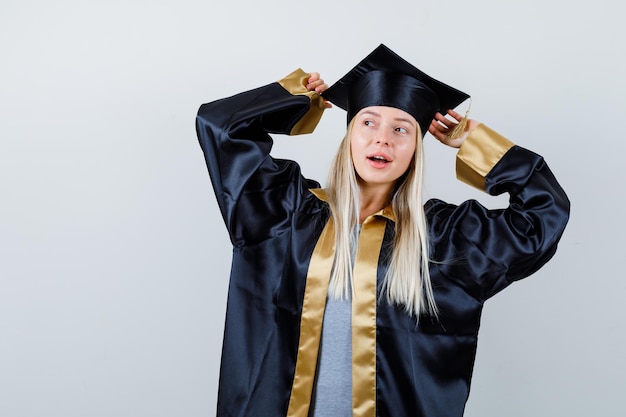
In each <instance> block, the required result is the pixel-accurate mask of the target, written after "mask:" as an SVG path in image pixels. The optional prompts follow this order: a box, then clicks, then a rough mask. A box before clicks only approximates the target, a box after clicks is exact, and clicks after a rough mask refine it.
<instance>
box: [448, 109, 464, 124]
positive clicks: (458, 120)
mask: <svg viewBox="0 0 626 417" xmlns="http://www.w3.org/2000/svg"><path fill="white" fill-rule="evenodd" d="M448 114H449V115H450V116H451V117H453V118H454V119H456V121H457V122H460V121H461V119H463V116H462V115H461V114H459V113H457V112H455V111H454V110H452V109H450V110H448Z"/></svg>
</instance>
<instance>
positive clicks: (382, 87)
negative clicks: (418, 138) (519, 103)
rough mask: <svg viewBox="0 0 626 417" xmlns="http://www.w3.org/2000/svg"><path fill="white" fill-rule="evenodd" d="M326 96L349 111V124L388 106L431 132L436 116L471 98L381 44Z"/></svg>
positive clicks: (326, 93)
mask: <svg viewBox="0 0 626 417" xmlns="http://www.w3.org/2000/svg"><path fill="white" fill-rule="evenodd" d="M322 96H323V97H324V98H325V99H327V100H328V101H330V102H331V103H333V104H335V105H336V106H337V107H340V108H342V109H344V110H346V111H347V113H348V114H347V116H348V122H350V120H352V118H353V117H354V116H355V115H356V114H357V113H358V112H359V111H360V110H362V109H363V108H365V107H369V106H388V107H395V108H398V109H400V110H404V111H405V112H407V113H409V114H410V115H411V116H413V117H415V120H417V123H418V124H419V125H420V128H421V129H422V134H426V132H428V127H429V126H430V122H431V121H432V120H433V117H435V113H437V112H441V114H444V115H445V114H446V113H447V112H448V110H449V109H453V108H454V107H456V106H458V105H459V104H461V103H462V102H463V101H465V100H466V99H468V98H469V97H470V96H469V95H468V94H466V93H464V92H462V91H459V90H457V89H456V88H453V87H450V86H449V85H446V84H444V83H442V82H441V81H438V80H435V79H434V78H432V77H430V76H428V75H426V74H425V73H424V72H422V71H420V70H419V69H417V68H416V67H415V66H413V65H412V64H410V63H409V62H407V61H406V60H404V59H403V58H402V57H400V56H399V55H398V54H396V53H395V52H393V51H392V50H391V49H389V48H388V47H386V46H385V45H383V44H381V45H380V46H378V47H377V48H376V49H374V51H372V52H371V53H370V54H369V55H368V56H367V57H365V59H363V60H362V61H361V62H359V64H358V65H357V66H356V67H354V68H352V69H351V70H350V72H348V73H347V74H346V75H344V76H343V77H342V78H341V79H340V80H339V81H337V82H336V83H335V84H333V85H332V86H330V87H329V88H328V89H327V90H326V91H324V92H323V93H322Z"/></svg>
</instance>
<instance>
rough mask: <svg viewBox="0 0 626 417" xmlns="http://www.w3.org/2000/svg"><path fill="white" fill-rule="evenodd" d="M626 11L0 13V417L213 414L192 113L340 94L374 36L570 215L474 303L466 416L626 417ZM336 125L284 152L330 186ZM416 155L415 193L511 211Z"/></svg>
mask: <svg viewBox="0 0 626 417" xmlns="http://www.w3.org/2000/svg"><path fill="white" fill-rule="evenodd" d="M625 11H626V7H625V6H624V3H623V2H620V1H617V0H613V1H608V0H595V1H593V2H590V1H582V0H572V1H564V0H527V1H523V2H505V1H500V0H476V1H460V0H448V1H423V0H411V1H408V0H407V1H394V0H389V1H385V2H381V1H373V0H358V1H357V0H348V1H339V0H334V1H330V0H320V1H317V2H297V1H287V0H266V1H253V0H247V1H245V0H229V1H224V0H221V1H216V0H205V1H199V0H176V1H161V0H152V1H148V0H144V1H133V0H125V1H117V0H109V1H106V2H93V1H91V2H90V1H78V0H65V1H63V0H57V1H42V0H20V1H15V0H13V1H11V0H2V2H1V3H0V416H2V417H35V416H46V417H73V416H76V417H79V416H80V417H84V416H90V417H112V416H115V417H144V416H145V417H174V416H176V417H181V416H184V417H201V416H211V415H214V414H215V407H216V396H217V378H218V372H219V357H220V349H221V340H222V331H223V321H224V313H225V302H226V290H227V285H228V274H229V268H230V257H231V248H230V242H229V240H228V237H227V234H226V231H225V228H224V226H223V224H222V220H221V217H220V215H219V212H218V209H217V205H216V203H215V200H214V196H213V191H212V189H211V185H210V182H209V177H208V175H207V170H206V167H205V164H204V159H203V156H202V153H201V151H200V148H199V146H198V144H197V139H196V135H195V129H194V118H195V114H196V111H197V109H198V107H199V105H200V104H201V103H204V102H208V101H211V100H215V99H218V98H221V97H225V96H228V95H232V94H235V93H238V92H240V91H243V90H247V89H251V88H254V87H257V86H261V85H264V84H267V83H270V82H273V81H275V80H277V79H280V78H281V77H283V76H284V75H286V74H288V73H289V72H291V71H292V70H293V69H295V68H297V67H302V68H303V69H305V70H306V71H319V72H320V73H321V74H322V76H323V77H324V78H325V79H326V80H327V81H328V82H329V83H332V82H334V81H336V80H337V79H338V78H339V77H341V76H342V75H343V74H344V73H345V72H347V71H348V70H349V69H350V68H351V67H352V66H353V65H354V64H356V63H357V62H358V61H359V60H360V59H361V58H363V57H364V56H365V55H366V54H367V53H369V52H370V51H371V50H372V49H374V48H375V47H376V46H378V45H379V44H380V43H385V44H386V45H387V46H389V47H390V48H392V49H393V50H395V51H396V52H398V53H399V54H400V55H402V56H403V57H405V58H406V59H407V60H409V61H411V62H412V63H414V64H415V65H417V66H418V67H420V68H421V69H423V70H424V71H426V72H427V73H429V74H431V75H433V76H436V77H437V78H439V79H441V80H443V81H444V82H447V83H449V84H452V85H454V86H455V87H457V88H459V89H462V90H464V91H467V92H469V93H470V94H471V95H472V97H473V104H472V117H473V118H475V119H478V120H480V121H483V122H485V123H487V124H488V125H489V126H491V127H492V128H494V129H495V130H497V131H499V132H501V133H502V134H504V135H505V136H507V137H508V138H510V139H511V140H513V141H514V142H516V143H517V144H519V145H522V146H524V147H526V148H529V149H532V150H534V151H536V152H537V153H540V154H541V155H543V156H544V157H545V159H546V160H547V162H548V164H549V165H550V167H551V168H552V170H553V171H554V172H555V174H556V175H557V177H558V178H559V180H560V182H561V183H562V185H563V187H564V188H565V189H566V191H567V192H568V195H569V196H570V199H571V201H572V215H571V220H570V224H569V226H568V227H567V229H566V231H565V234H564V236H563V239H562V240H561V244H560V248H559V250H558V252H557V254H556V256H555V257H554V258H553V260H552V261H551V262H550V263H548V264H547V265H546V266H545V267H544V268H543V269H542V270H541V271H539V272H537V273H536V274H535V275H534V276H532V277H530V278H528V279H526V280H523V281H521V282H519V283H516V284H514V285H512V286H511V287H510V288H508V289H507V290H506V291H504V292H502V293H501V294H499V295H498V296H496V297H495V298H493V299H492V300H490V301H488V303H487V304H486V306H485V310H484V314H483V321H482V329H481V332H480V337H479V347H478V356H477V360H476V366H475V371H474V379H473V384H472V392H471V395H470V400H469V402H468V404H467V408H466V416H468V417H501V416H507V417H528V416H533V417H538V416H569V417H576V416H585V417H586V416H590V415H592V416H618V415H626V403H625V402H624V401H623V394H624V392H625V391H626V379H625V377H624V375H625V373H626V359H624V355H623V352H624V345H625V344H626V337H625V336H624V325H625V318H626V303H625V302H624V300H625V296H626V284H625V278H626V274H625V273H624V270H625V268H624V256H623V252H624V250H625V249H626V248H625V245H624V237H625V232H626V227H625V221H624V215H623V207H624V203H625V199H624V185H623V183H624V180H625V178H624V177H625V176H626V175H625V174H626V172H625V169H624V164H623V162H622V160H623V158H624V154H625V152H626V145H625V144H626V139H625V137H624V135H625V133H624V132H625V130H624V128H623V125H624V122H625V118H624V115H625V113H626V112H625V110H626V106H625V105H624V100H623V99H624V95H625V94H626V83H625V81H624V78H625V77H624V74H625V73H626V71H625V70H626V67H625V65H624V62H623V57H624V53H625V50H624V46H623V41H624V39H626V31H625V30H624V29H623V28H624V24H623V16H624V13H625ZM465 106H466V105H465V104H464V105H462V106H461V107H460V110H461V111H464V110H465V108H466V107H465ZM344 127H345V114H344V113H343V112H342V111H341V110H339V109H338V108H334V109H332V110H330V111H328V112H327V113H326V114H325V116H324V118H323V119H322V122H321V123H320V125H319V127H318V129H317V130H316V132H315V133H313V134H312V135H307V136H301V137H292V138H290V137H280V136H279V137H276V138H275V139H276V146H275V155H276V156H280V157H287V158H290V159H295V160H298V161H299V162H300V163H301V165H302V169H303V171H304V173H305V175H307V176H308V177H311V178H315V179H318V180H319V181H321V182H322V183H323V182H324V181H325V178H326V170H327V168H328V165H329V162H330V158H331V155H332V154H333V153H334V151H335V149H336V147H337V145H338V143H339V140H340V138H341V136H342V135H343V129H344ZM426 152H427V164H428V165H427V167H428V172H427V178H426V181H427V192H428V197H438V198H442V199H445V200H448V201H450V202H460V201H463V200H465V199H467V198H476V199H479V200H480V201H481V202H483V203H484V204H486V205H488V206H490V207H499V206H502V205H504V204H506V197H495V198H494V197H488V196H485V195H483V194H481V193H480V192H478V191H476V190H473V189H470V188H469V187H467V186H466V185H464V184H461V183H459V182H458V181H457V180H456V179H455V174H454V156H455V152H454V150H452V149H449V148H445V147H444V146H442V145H440V144H438V143H436V142H435V141H434V140H433V138H432V137H427V138H426ZM399 417H402V416H399Z"/></svg>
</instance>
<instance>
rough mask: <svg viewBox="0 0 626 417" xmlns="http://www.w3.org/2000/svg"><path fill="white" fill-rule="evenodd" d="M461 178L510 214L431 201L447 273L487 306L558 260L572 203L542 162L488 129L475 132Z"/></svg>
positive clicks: (463, 150)
mask: <svg viewBox="0 0 626 417" xmlns="http://www.w3.org/2000/svg"><path fill="white" fill-rule="evenodd" d="M457 176H458V177H459V179H461V180H462V181H464V182H466V183H468V184H471V185H472V186H475V187H476V188H479V189H481V190H483V191H485V192H487V193H489V194H491V195H499V194H502V193H505V192H506V193H508V194H509V196H510V198H509V206H508V207H506V208H504V209H498V210H488V209H486V208H485V207H484V206H482V205H481V204H479V203H478V202H477V201H474V200H470V201H466V202H465V203H463V204H461V205H459V206H456V205H452V204H445V203H443V202H441V201H437V200H433V201H431V202H429V205H428V207H427V210H428V217H429V220H430V227H431V230H432V234H433V236H434V241H435V242H434V244H435V247H436V248H437V251H436V253H435V254H434V256H435V258H436V259H437V260H440V261H443V262H444V263H445V264H443V265H442V267H441V269H442V271H443V272H444V273H445V274H446V275H447V276H448V277H449V278H451V279H455V280H458V281H459V283H460V285H462V286H464V287H465V288H466V290H467V291H468V292H470V293H471V294H473V295H474V296H475V297H476V298H477V299H480V300H484V299H487V298H489V297H490V296H492V295H493V294H495V293H496V292H498V291H500V290H501V289H503V288H504V287H506V286H507V285H509V284H510V283H511V282H513V281H516V280H519V279H521V278H524V277H526V276H528V275H530V274H532V273H533V272H535V271H536V270H537V269H539V268H540V267H541V266H542V265H544V264H545V263H546V262H547V261H548V260H549V259H550V258H551V257H552V256H553V255H554V253H555V251H556V247H557V244H558V241H559V239H560V238H561V235H562V233H563V230H564V229H565V225H566V224H567V221H568V218H569V208H570V203H569V200H568V198H567V196H566V194H565V192H564V191H563V189H562V188H561V186H560V185H559V183H558V182H557V180H556V178H555V177H554V175H553V174H552V172H551V170H550V168H549V167H548V165H547V164H546V162H545V161H544V159H543V158H542V157H541V156H539V155H537V154H536V153H533V152H531V151H529V150H527V149H524V148H522V147H519V146H516V145H515V144H513V143H512V142H510V141H509V140H508V139H506V138H504V137H503V136H501V135H499V134H498V133H497V132H495V131H493V130H491V129H490V128H488V127H487V126H485V125H484V124H479V125H476V126H473V128H472V130H471V133H470V134H469V135H468V136H467V137H466V138H465V139H464V141H463V142H462V145H461V146H460V150H459V152H458V154H457Z"/></svg>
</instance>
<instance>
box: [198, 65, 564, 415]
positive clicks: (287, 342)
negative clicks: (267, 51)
mask: <svg viewBox="0 0 626 417" xmlns="http://www.w3.org/2000/svg"><path fill="white" fill-rule="evenodd" d="M306 78H308V76H307V75H306V74H305V73H303V72H302V71H301V70H300V71H296V72H294V73H292V74H290V75H289V76H288V77H286V78H285V79H283V80H281V81H279V82H275V83H272V84H269V85H266V86H264V87H261V88H257V89H254V90H251V91H247V92H244V93H241V94H238V95H235V96H233V97H229V98H225V99H222V100H218V101H214V102H211V103H208V104H204V105H202V106H201V107H200V110H199V112H198V115H197V120H196V128H197V134H198V138H199V141H200V145H201V147H202V150H203V151H204V155H205V158H206V163H207V166H208V170H209V173H210V177H211V181H212V185H213V188H214V191H215V194H216V196H217V201H218V204H219V207H220V210H221V214H222V216H223V218H224V222H225V224H226V227H227V229H228V232H229V235H230V239H231V242H232V245H233V255H232V270H231V276H230V284H229V290H228V304H227V312H226V323H225V330H224V341H223V351H222V362H221V372H220V380H219V393H218V404H217V415H218V416H220V417H235V416H237V417H247V416H253V417H266V416H267V417H283V416H287V415H289V416H290V417H291V416H304V417H306V415H307V413H308V404H306V402H307V401H308V400H307V398H310V397H307V395H309V396H310V392H308V393H306V392H305V394H304V396H303V397H302V396H300V397H298V398H293V397H297V395H294V392H293V391H294V389H295V388H294V387H295V386H296V384H299V383H300V384H302V383H304V385H305V386H308V387H311V386H313V382H312V381H308V380H310V379H311V378H314V373H315V372H314V371H315V365H316V354H315V353H313V354H312V355H308V357H309V359H308V360H306V361H305V360H304V359H303V360H302V362H307V363H303V364H300V365H303V368H308V369H309V371H308V373H306V372H305V373H301V374H299V375H297V376H296V375H295V373H296V362H297V360H300V359H298V356H299V355H301V356H302V357H303V358H305V357H306V354H307V351H312V352H316V350H315V349H317V346H316V344H317V345H318V344H319V338H318V339H317V340H315V339H314V338H313V339H311V340H304V341H303V340H302V339H306V338H309V336H306V337H305V336H304V335H303V336H302V338H301V337H300V336H301V333H304V332H305V331H308V328H307V326H303V327H302V329H301V319H302V317H303V315H306V314H308V312H303V300H304V297H305V295H304V293H305V285H306V283H307V274H310V270H311V269H312V268H313V267H314V266H312V265H310V263H312V262H317V261H311V259H312V256H313V255H312V254H313V252H314V250H317V249H316V244H317V243H319V242H318V239H319V237H320V234H322V232H323V230H324V228H325V226H326V225H327V224H328V223H329V217H330V215H329V208H328V205H327V203H326V202H325V201H324V194H323V192H320V191H312V190H313V189H317V188H319V184H318V183H317V182H315V181H313V180H310V179H306V178H305V177H303V176H302V174H301V172H300V167H299V166H298V164H297V163H295V162H293V161H290V160H282V159H275V158H272V157H271V156H270V150H271V147H272V139H271V137H270V136H269V133H279V134H299V133H308V132H310V131H312V130H313V128H314V127H315V125H316V124H317V121H318V120H319V118H320V116H321V113H322V111H323V101H322V100H321V98H320V97H319V96H317V95H316V94H315V93H312V92H308V91H307V90H306V88H305V87H304V85H305V84H306ZM457 174H458V175H459V177H460V179H462V180H464V181H466V182H468V183H470V184H472V185H475V186H477V187H478V188H481V189H483V190H484V191H486V192H487V193H489V194H491V195H498V194H501V193H504V192H507V193H509V195H510V203H509V206H508V207H506V208H504V209H499V210H488V209H486V208H485V207H483V206H482V205H481V204H480V203H478V202H477V201H473V200H470V201H466V202H464V203H462V204H460V205H454V204H448V203H446V202H443V201H441V200H437V199H433V200H430V201H428V202H427V203H426V205H425V209H426V217H427V227H428V233H429V239H430V243H431V245H432V248H433V249H432V250H431V256H432V258H433V259H434V260H436V261H437V262H431V264H430V276H431V281H432V286H433V291H434V297H435V301H436V304H437V307H438V310H439V317H438V319H433V318H431V317H426V316H425V317H421V318H420V320H419V324H418V325H417V324H416V320H415V318H414V317H411V316H410V315H409V314H407V313H406V312H405V311H404V309H403V308H402V307H401V306H400V307H399V306H395V305H390V304H388V303H387V302H385V299H384V297H382V298H381V299H379V300H378V302H377V304H376V306H375V318H374V320H375V333H374V334H375V345H374V346H375V358H374V360H375V364H374V365H371V364H370V365H368V366H370V367H371V366H373V367H374V368H373V369H371V370H372V371H373V375H375V381H374V382H375V389H374V391H372V392H371V393H370V394H367V395H370V396H372V397H374V398H373V401H374V406H373V409H371V410H370V411H369V412H362V410H361V409H360V408H358V407H357V405H358V404H356V403H355V404H356V405H355V412H354V415H355V416H357V415H376V416H380V417H403V416H406V417H408V416H416V417H418V416H422V417H439V416H441V417H444V416H445V417H459V416H462V414H463V411H464V407H465V403H466V400H467V398H468V395H469V390H470V381H471V376H472V369H473V365H474V359H475V355H476V345H477V335H478V329H479V324H480V315H481V311H482V307H483V303H484V301H485V300H487V299H488V298H489V297H491V296H493V295H494V294H496V293H497V292H499V291H500V290H502V289H503V288H505V287H506V286H508V285H509V284H510V283H512V282H513V281H516V280H519V279H521V278H524V277H526V276H528V275H530V274H532V273H533V272H535V271H536V270H537V269H539V268H540V267H541V266H542V265H543V264H544V263H545V262H547V261H548V260H549V259H550V258H551V257H552V256H553V255H554V253H555V250H556V248H557V243H558V241H559V239H560V237H561V234H562V232H563V230H564V228H565V225H566V223H567V220H568V215H569V201H568V199H567V196H566V195H565V193H564V191H563V190H562V188H561V187H560V186H559V184H558V183H557V180H556V179H555V178H554V176H553V174H552V172H551V171H550V169H549V168H548V166H547V165H546V163H545V161H544V160H543V158H542V157H541V156H539V155H537V154H535V153H533V152H531V151H529V150H526V149H524V148H522V147H519V146H517V145H514V144H513V143H511V142H509V141H508V140H507V139H505V138H503V137H501V136H500V135H498V134H497V133H496V132H494V131H492V130H491V129H489V128H488V127H486V126H484V125H479V126H478V127H477V128H476V129H475V130H474V131H473V133H472V134H471V135H470V137H468V138H467V139H466V141H465V142H464V144H463V146H462V147H461V150H460V151H459V154H458V155H457ZM377 218H378V219H380V220H381V221H382V222H383V230H384V232H383V233H384V236H383V242H382V246H381V249H380V252H379V253H377V254H375V255H376V257H378V260H377V267H376V269H377V271H375V273H376V277H377V278H375V279H377V280H378V282H377V284H378V286H380V282H381V280H382V278H383V277H384V274H385V271H386V268H387V266H388V264H389V260H390V256H391V255H390V250H389V248H390V247H391V243H392V242H393V238H394V218H393V214H392V213H391V214H390V210H383V212H381V213H378V214H377ZM357 262H358V261H357ZM358 279H359V277H355V280H358ZM312 285H313V284H311V286H312ZM318 301H319V300H318ZM307 305H308V303H307ZM321 305H322V309H323V302H322V304H321ZM307 308H308V307H307ZM322 314H323V312H322ZM353 320H354V319H353ZM311 346H313V347H311ZM353 365H356V366H359V365H358V364H353ZM359 383H361V381H360V380H359V381H354V380H353V385H354V384H359ZM307 389H308V390H309V391H310V389H309V388H307ZM307 389H305V390H304V391H306V390H307ZM298 395H300V394H298ZM353 401H357V400H353ZM359 401H360V400H359ZM294 403H295V405H294ZM294 410H295V411H294Z"/></svg>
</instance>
